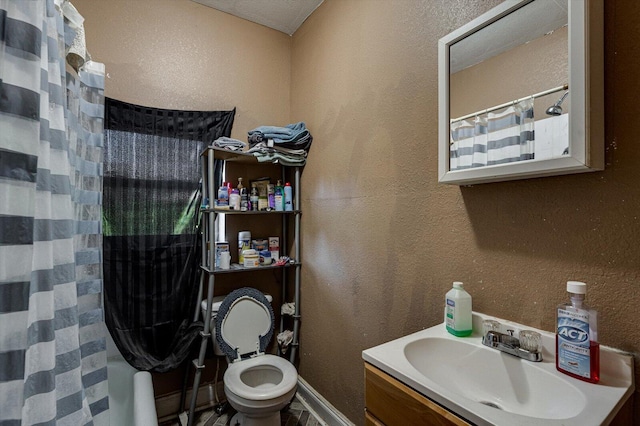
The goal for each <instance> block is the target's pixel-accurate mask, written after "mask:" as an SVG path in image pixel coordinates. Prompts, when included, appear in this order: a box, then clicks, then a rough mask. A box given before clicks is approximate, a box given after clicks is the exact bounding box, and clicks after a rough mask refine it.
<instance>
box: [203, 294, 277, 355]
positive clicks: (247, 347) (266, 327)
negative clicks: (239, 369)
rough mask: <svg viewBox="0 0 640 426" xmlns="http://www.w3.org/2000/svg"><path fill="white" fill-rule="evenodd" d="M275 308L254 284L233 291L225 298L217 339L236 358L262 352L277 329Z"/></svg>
mask: <svg viewBox="0 0 640 426" xmlns="http://www.w3.org/2000/svg"><path fill="white" fill-rule="evenodd" d="M274 318H275V315H274V313H273V308H271V303H269V300H267V298H266V297H265V295H264V294H262V293H261V292H260V291H258V290H256V289H255V288H251V287H244V288H239V289H237V290H234V291H232V292H231V293H229V295H228V296H227V297H226V298H225V299H224V300H223V302H222V304H221V305H220V310H219V311H218V317H217V320H216V340H217V342H218V345H219V346H220V349H221V350H222V352H223V353H224V354H225V355H226V356H227V357H228V358H229V359H230V360H232V361H234V362H236V361H241V360H243V359H246V358H251V357H254V356H258V355H262V354H264V352H265V351H266V349H267V346H268V345H269V342H270V341H271V338H272V337H273V330H274Z"/></svg>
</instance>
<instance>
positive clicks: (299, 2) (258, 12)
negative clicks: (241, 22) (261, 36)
mask: <svg viewBox="0 0 640 426" xmlns="http://www.w3.org/2000/svg"><path fill="white" fill-rule="evenodd" d="M193 1H195V2H196V3H200V4H203V5H205V6H209V7H212V8H214V9H217V10H220V11H222V12H226V13H229V14H231V15H234V16H237V17H238V18H243V19H246V20H248V21H251V22H255V23H257V24H261V25H264V26H266V27H269V28H273V29H274V30H278V31H281V32H283V33H285V34H288V35H292V34H293V33H295V32H296V30H297V29H298V28H299V27H300V25H302V23H303V22H304V21H305V19H307V18H308V17H309V15H311V14H312V13H313V11H314V10H316V8H317V7H318V6H320V4H321V3H322V2H323V1H324V0H193Z"/></svg>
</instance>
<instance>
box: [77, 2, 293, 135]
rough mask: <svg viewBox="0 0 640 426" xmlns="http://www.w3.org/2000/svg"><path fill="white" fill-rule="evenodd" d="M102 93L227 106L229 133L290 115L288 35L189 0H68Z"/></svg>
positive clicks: (182, 105)
mask: <svg viewBox="0 0 640 426" xmlns="http://www.w3.org/2000/svg"><path fill="white" fill-rule="evenodd" d="M73 4H74V5H75V6H76V8H77V9H78V10H79V11H80V13H81V14H82V15H83V16H84V17H85V31H86V37H87V46H88V49H89V52H90V53H91V55H92V57H93V58H94V59H95V60H97V61H99V62H103V63H105V65H106V69H107V73H108V76H107V79H106V81H105V95H106V96H108V97H111V98H114V99H118V100H121V101H125V102H131V103H135V104H138V105H145V106H153V107H158V108H168V109H193V110H230V109H232V108H234V107H237V112H236V118H235V123H234V126H233V133H232V136H233V137H235V138H239V139H240V138H246V132H247V131H248V130H251V129H253V128H255V127H256V126H259V125H261V124H264V123H284V124H286V122H287V120H288V119H289V115H290V98H291V95H290V92H291V37H289V36H288V35H285V34H283V33H281V32H278V31H275V30H272V29H269V28H267V27H263V26H261V25H256V24H254V23H252V22H249V21H246V20H244V19H239V18H236V17H234V16H231V15H229V14H226V13H223V12H219V11H217V10H214V9H211V8H209V7H205V6H203V5H201V4H198V3H195V2H192V1H189V0H134V1H131V0H109V1H102V0H74V1H73Z"/></svg>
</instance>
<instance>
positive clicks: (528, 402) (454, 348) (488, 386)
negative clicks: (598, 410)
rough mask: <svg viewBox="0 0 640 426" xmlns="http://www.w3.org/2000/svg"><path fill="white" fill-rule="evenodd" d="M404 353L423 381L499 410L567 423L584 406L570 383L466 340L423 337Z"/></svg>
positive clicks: (509, 356) (406, 347)
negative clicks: (426, 379) (435, 383)
mask: <svg viewBox="0 0 640 426" xmlns="http://www.w3.org/2000/svg"><path fill="white" fill-rule="evenodd" d="M404 355H405V357H406V358H407V361H408V362H409V364H411V366H412V367H413V368H415V369H416V370H417V371H418V372H419V373H420V374H422V375H423V376H424V377H428V378H429V379H431V380H433V381H434V382H437V383H438V384H440V385H441V386H443V387H444V388H446V389H448V390H449V391H451V392H453V393H456V394H458V395H460V396H461V397H465V398H468V399H470V400H472V401H477V402H480V403H482V404H485V405H487V406H490V407H494V408H497V409H500V410H504V411H510V412H513V413H517V414H520V415H523V416H529V417H534V418H539V419H568V418H571V417H574V416H576V415H577V414H579V413H580V412H581V411H582V410H584V408H585V405H586V403H587V399H586V398H585V395H584V394H583V393H582V392H580V391H579V390H578V389H577V388H576V387H575V386H573V385H572V384H571V383H569V382H567V381H566V380H562V379H561V378H559V377H557V376H556V375H554V374H551V373H548V372H546V371H544V370H540V369H538V368H536V367H535V364H533V363H532V362H527V361H522V360H520V359H519V358H516V357H514V356H511V355H508V354H504V353H502V352H499V351H497V350H492V349H489V348H486V347H482V346H480V347H478V346H476V345H473V344H470V343H469V342H467V341H465V340H451V339H444V338H439V337H426V338H422V339H418V340H414V341H412V342H410V343H408V344H407V345H406V346H405V347H404ZM478 365H481V366H482V368H477V366H478ZM543 389H544V390H545V391H544V392H542V391H541V390H543Z"/></svg>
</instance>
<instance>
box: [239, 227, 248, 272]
mask: <svg viewBox="0 0 640 426" xmlns="http://www.w3.org/2000/svg"><path fill="white" fill-rule="evenodd" d="M250 248H251V231H240V232H238V263H239V264H240V265H243V264H244V256H243V255H242V252H243V251H245V250H249V249H250Z"/></svg>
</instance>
